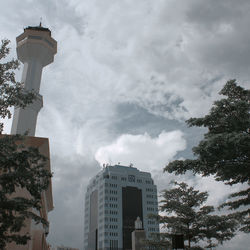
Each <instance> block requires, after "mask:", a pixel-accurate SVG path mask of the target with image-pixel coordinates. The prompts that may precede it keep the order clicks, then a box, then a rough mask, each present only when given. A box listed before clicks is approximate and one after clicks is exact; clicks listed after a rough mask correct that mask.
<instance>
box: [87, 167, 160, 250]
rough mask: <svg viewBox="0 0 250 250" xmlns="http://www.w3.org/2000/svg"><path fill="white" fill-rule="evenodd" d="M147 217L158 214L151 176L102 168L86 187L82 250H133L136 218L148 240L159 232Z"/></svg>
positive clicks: (157, 226)
mask: <svg viewBox="0 0 250 250" xmlns="http://www.w3.org/2000/svg"><path fill="white" fill-rule="evenodd" d="M149 214H158V201H157V187H156V185H154V181H153V179H152V178H151V174H150V173H147V172H142V171H139V170H138V169H137V168H134V167H126V166H120V165H115V166H105V167H104V168H103V169H102V171H100V172H99V173H98V174H97V175H96V176H95V177H94V178H92V179H91V180H90V183H89V185H88V187H87V192H86V195H85V218H84V219H85V220H84V250H96V249H98V250H99V249H100V250H101V249H103V250H104V249H105V250H106V249H123V250H126V249H132V239H131V238H132V237H131V233H132V232H133V231H134V229H135V227H134V223H135V220H136V218H137V217H138V216H139V217H140V219H141V221H142V224H143V228H144V230H145V232H146V236H147V238H150V234H151V233H158V232H159V224H158V223H157V222H156V221H155V220H154V219H150V218H149V217H148V215H149Z"/></svg>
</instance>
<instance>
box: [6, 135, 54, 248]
mask: <svg viewBox="0 0 250 250" xmlns="http://www.w3.org/2000/svg"><path fill="white" fill-rule="evenodd" d="M24 144H25V145H26V146H27V147H29V146H32V147H37V148H38V149H39V152H40V153H41V154H43V155H44V156H46V157H47V159H48V161H47V164H46V166H45V167H46V169H47V170H48V171H49V172H51V169H50V154H49V140H48V138H39V137H31V136H27V137H26V140H25V141H24ZM13 197H25V198H29V197H30V194H29V193H28V192H27V191H26V190H24V189H21V188H18V189H16V193H15V194H13ZM52 209H53V197H52V185H51V181H50V183H49V187H48V189H47V190H46V191H44V192H43V193H42V194H41V209H40V211H35V210H33V212H35V213H36V214H37V215H39V216H41V217H42V218H43V219H45V220H48V212H49V211H51V210H52ZM48 231H49V230H48V227H45V226H43V225H42V224H36V223H34V221H32V220H31V219H27V220H26V222H25V227H23V228H22V230H21V232H20V234H25V233H29V235H30V236H31V240H30V241H28V243H27V244H26V245H16V244H14V243H10V244H8V245H7V250H48V249H49V246H48V244H47V242H46V236H47V234H48Z"/></svg>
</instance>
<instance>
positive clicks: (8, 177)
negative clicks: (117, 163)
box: [0, 40, 51, 249]
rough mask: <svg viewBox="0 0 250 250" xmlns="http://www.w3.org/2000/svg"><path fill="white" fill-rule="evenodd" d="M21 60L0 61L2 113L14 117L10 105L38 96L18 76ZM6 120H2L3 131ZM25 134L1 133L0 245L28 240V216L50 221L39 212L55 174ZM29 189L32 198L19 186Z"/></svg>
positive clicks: (2, 54) (5, 50) (4, 50)
mask: <svg viewBox="0 0 250 250" xmlns="http://www.w3.org/2000/svg"><path fill="white" fill-rule="evenodd" d="M8 44H9V41H8V40H3V41H2V45H1V48H0V59H1V60H3V59H4V58H6V56H7V55H8V54H9V47H8ZM18 66H19V62H18V61H17V60H14V59H12V60H11V61H7V62H4V63H0V117H1V118H6V117H7V118H11V112H10V107H12V106H17V107H22V108H24V107H25V106H26V105H28V104H29V103H31V102H32V101H33V99H34V98H35V95H34V93H26V92H25V91H24V90H23V85H22V84H21V83H19V82H16V80H15V70H16V69H17V68H18ZM2 131H3V123H0V133H1V132H2ZM25 140H26V137H25V136H21V135H12V136H7V135H1V136H0V249H5V247H6V244H7V243H10V242H15V243H16V244H26V243H27V241H28V240H29V239H30V235H28V234H25V235H21V234H20V230H21V229H22V228H23V227H24V226H25V220H26V219H28V218H31V219H33V220H34V221H35V222H36V223H40V222H41V223H43V224H46V223H47V222H46V221H45V220H44V219H42V218H41V217H40V216H39V215H37V213H36V212H35V211H36V210H37V211H39V209H40V207H41V192H43V191H45V190H46V189H47V187H48V184H49V180H50V177H51V174H50V173H49V172H48V171H47V170H46V168H45V165H46V163H47V159H46V157H44V156H43V155H41V154H40V153H39V151H38V149H37V148H33V147H28V146H27V145H25ZM20 189H22V190H26V192H27V193H28V195H29V198H26V197H23V196H18V193H17V191H18V190H20Z"/></svg>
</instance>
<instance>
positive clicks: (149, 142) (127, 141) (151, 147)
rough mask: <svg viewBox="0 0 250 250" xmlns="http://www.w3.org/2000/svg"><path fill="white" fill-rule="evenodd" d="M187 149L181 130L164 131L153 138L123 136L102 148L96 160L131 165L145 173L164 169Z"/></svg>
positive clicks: (96, 155)
mask: <svg viewBox="0 0 250 250" xmlns="http://www.w3.org/2000/svg"><path fill="white" fill-rule="evenodd" d="M185 148H186V141H185V139H184V138H183V133H182V132H181V131H179V130H176V131H172V132H165V131H162V132H161V133H160V134H159V136H158V137H156V138H152V137H151V136H149V135H148V134H147V133H145V134H142V135H131V134H125V135H121V136H120V137H119V138H118V139H117V140H116V141H114V142H113V143H111V144H110V145H107V146H103V147H100V148H99V149H98V150H97V152H96V154H95V158H96V160H97V161H98V162H99V163H100V165H102V164H103V163H111V164H117V163H118V162H120V163H121V164H122V165H129V164H130V163H133V164H134V166H135V167H137V168H139V169H140V170H143V171H152V170H154V169H162V168H163V167H164V165H165V164H166V163H167V162H168V161H170V160H171V159H173V157H174V156H175V155H176V153H177V152H178V151H181V150H184V149H185Z"/></svg>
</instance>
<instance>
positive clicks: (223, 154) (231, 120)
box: [164, 80, 250, 232]
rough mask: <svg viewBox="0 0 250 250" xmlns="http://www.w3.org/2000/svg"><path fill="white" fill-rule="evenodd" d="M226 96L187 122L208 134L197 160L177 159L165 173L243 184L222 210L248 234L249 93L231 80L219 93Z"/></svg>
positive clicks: (197, 151) (249, 166) (249, 199)
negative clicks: (232, 212)
mask: <svg viewBox="0 0 250 250" xmlns="http://www.w3.org/2000/svg"><path fill="white" fill-rule="evenodd" d="M220 94H221V95H224V96H226V98H223V99H221V100H218V101H216V102H214V104H213V107H212V109H211V110H210V112H209V114H208V115H206V116H204V117H202V118H191V119H189V120H187V124H188V125H189V126H198V127H201V126H204V127H206V128H207V129H208V132H207V133H206V134H205V135H204V139H203V140H201V141H200V143H199V145H198V146H197V147H194V148H193V152H194V155H195V156H196V159H187V160H176V161H173V162H171V163H169V164H168V165H167V166H166V167H165V169H164V171H166V172H169V173H173V172H174V173H175V174H184V173H186V171H188V170H190V171H192V172H193V173H195V174H201V175H202V176H209V175H214V177H215V180H216V181H223V182H225V184H227V185H234V184H238V183H241V184H244V185H245V186H246V188H245V189H242V190H241V191H239V192H237V193H234V194H232V195H231V196H230V197H229V199H230V198H233V199H232V200H229V201H228V202H225V203H224V204H222V206H221V207H226V206H227V207H228V208H229V209H231V210H235V209H238V208H240V207H241V210H240V212H237V211H238V210H235V211H236V212H235V213H234V215H235V216H237V217H238V218H239V220H240V222H241V224H242V226H241V229H240V230H241V231H244V232H249V229H250V226H249V212H250V209H249V204H250V188H249V184H250V150H249V149H250V135H249V132H250V116H249V113H250V90H246V89H244V88H242V87H240V86H238V85H237V84H236V81H235V80H230V81H228V82H227V83H226V85H225V86H224V87H223V89H222V90H221V91H220Z"/></svg>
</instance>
